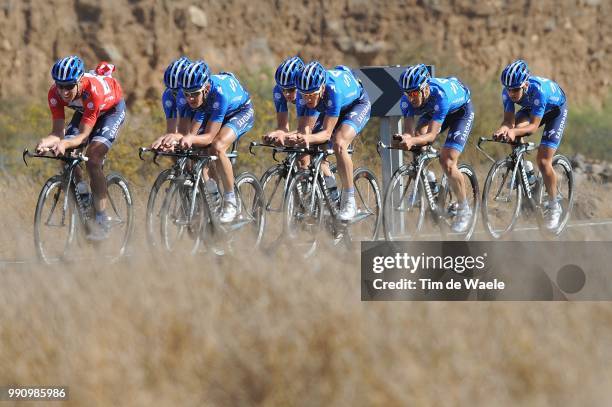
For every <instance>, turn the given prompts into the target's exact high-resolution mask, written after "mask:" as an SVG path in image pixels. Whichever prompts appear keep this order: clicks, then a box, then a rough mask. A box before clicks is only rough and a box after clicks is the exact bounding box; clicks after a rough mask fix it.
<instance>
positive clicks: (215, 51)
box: [0, 0, 612, 101]
mask: <svg viewBox="0 0 612 407" xmlns="http://www.w3.org/2000/svg"><path fill="white" fill-rule="evenodd" d="M611 11H612V4H611V3H610V2H607V1H602V0H562V1H552V0H542V1H537V2H535V1H530V0H524V1H514V2H506V1H502V0H483V1H478V2H472V1H467V0H451V1H440V0H418V1H417V0H411V1H398V0H396V1H387V0H375V1H369V0H342V1H334V2H326V1H311V2H297V3H296V2H293V1H283V0H276V1H266V2H264V1H259V2H252V1H244V0H237V1H232V0H228V1H224V2H210V4H206V5H203V4H199V5H197V6H196V5H194V4H193V2H189V1H184V0H178V1H165V0H164V1H161V0H158V1H154V0H109V1H104V2H99V1H93V0H67V1H64V2H61V3H57V2H52V3H46V2H42V1H35V0H4V1H3V2H2V4H0V50H1V51H2V55H3V58H1V59H0V97H1V98H6V97H10V96H14V95H28V94H31V92H32V88H33V87H34V88H35V89H39V88H40V89H42V88H44V87H43V84H46V83H48V82H49V73H48V71H49V67H50V66H51V64H52V63H53V61H54V60H55V59H56V58H57V57H59V56H62V55H66V54H69V53H78V54H80V55H82V56H83V57H84V58H85V60H86V61H87V63H88V64H89V65H92V64H94V63H95V62H97V61H98V60H101V59H105V60H111V61H112V62H115V63H116V64H117V65H118V66H119V71H118V76H119V77H120V78H121V80H122V82H123V84H124V88H125V90H126V92H127V94H128V100H129V101H134V100H136V99H141V98H144V97H147V96H154V95H158V92H159V90H160V86H161V72H162V71H163V69H164V67H165V66H166V64H167V63H168V62H169V61H170V60H171V59H172V58H175V57H176V56H177V55H179V54H186V55H188V56H190V57H191V58H202V57H203V58H205V59H207V60H208V61H209V62H210V63H211V65H212V66H213V68H215V69H232V70H237V69H244V68H247V67H257V66H261V65H275V64H276V63H278V62H279V60H280V59H281V58H283V57H285V56H287V55H290V54H295V53H300V54H301V55H303V56H304V57H305V58H307V59H310V58H318V59H321V60H322V61H323V62H324V63H326V64H330V65H331V64H337V63H345V64H349V65H353V66H358V65H369V64H397V63H401V64H406V63H412V62H415V61H414V60H413V58H410V55H421V56H423V55H432V57H431V60H436V58H438V57H439V56H441V55H444V56H445V59H443V61H445V62H446V65H448V64H450V63H452V64H456V65H458V66H459V67H461V68H462V69H469V71H470V72H472V73H474V74H475V76H477V77H483V78H488V77H490V76H491V75H493V74H496V73H497V72H498V71H499V70H500V68H501V67H502V66H503V65H504V64H506V63H508V62H509V61H510V60H511V59H513V58H516V57H524V58H526V59H527V60H528V61H529V63H530V65H531V66H532V68H533V70H534V71H536V72H537V73H538V74H541V75H545V76H552V77H554V78H556V79H557V80H558V81H559V82H560V83H561V84H562V86H563V87H564V88H565V89H566V90H567V91H568V93H569V94H570V95H571V96H572V97H574V98H584V97H585V95H590V97H593V98H594V99H595V100H597V99H600V98H601V97H602V96H605V95H607V92H608V85H609V83H610V77H611V73H610V70H609V69H607V68H606V67H608V66H610V63H611V62H612V35H611V34H612V25H610V24H609V23H608V20H607V18H608V17H607V16H609V15H610V12H611ZM426 59H427V58H426ZM426 62H430V61H426ZM446 65H445V66H441V67H440V68H441V70H442V71H443V73H450V72H453V70H454V67H453V66H446ZM585 88H586V92H584V90H585ZM579 91H580V92H579Z"/></svg>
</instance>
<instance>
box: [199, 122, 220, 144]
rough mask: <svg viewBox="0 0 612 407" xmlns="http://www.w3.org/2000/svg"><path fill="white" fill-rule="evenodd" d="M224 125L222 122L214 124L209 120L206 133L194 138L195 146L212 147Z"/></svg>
mask: <svg viewBox="0 0 612 407" xmlns="http://www.w3.org/2000/svg"><path fill="white" fill-rule="evenodd" d="M222 124H223V123H221V122H213V121H211V120H209V121H208V123H206V129H205V130H204V133H203V134H199V135H197V136H195V137H193V146H195V147H206V146H208V145H210V144H211V143H212V142H213V140H214V139H215V137H216V136H217V134H218V133H219V130H221V125H222Z"/></svg>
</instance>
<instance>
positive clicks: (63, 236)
mask: <svg viewBox="0 0 612 407" xmlns="http://www.w3.org/2000/svg"><path fill="white" fill-rule="evenodd" d="M77 218H78V215H77V212H76V204H75V202H74V198H73V196H72V192H71V191H70V190H68V191H66V189H65V185H64V184H63V181H62V178H61V177H60V176H59V175H56V176H53V177H51V178H49V179H48V180H47V181H46V182H45V184H44V185H43V188H42V190H41V191H40V194H39V195H38V202H37V203H36V211H35V213H34V245H35V247H36V254H37V255H38V258H39V259H40V260H41V261H43V262H44V263H46V264H52V263H55V262H58V261H60V260H62V259H63V258H64V257H65V255H66V254H67V253H68V251H69V249H70V248H71V247H72V244H73V243H74V241H75V238H76V228H77V222H78V219H77Z"/></svg>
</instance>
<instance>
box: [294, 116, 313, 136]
mask: <svg viewBox="0 0 612 407" xmlns="http://www.w3.org/2000/svg"><path fill="white" fill-rule="evenodd" d="M316 123H317V116H300V117H298V129H297V131H298V133H302V134H304V133H306V127H308V128H309V129H310V130H312V129H313V128H314V126H315V124H316Z"/></svg>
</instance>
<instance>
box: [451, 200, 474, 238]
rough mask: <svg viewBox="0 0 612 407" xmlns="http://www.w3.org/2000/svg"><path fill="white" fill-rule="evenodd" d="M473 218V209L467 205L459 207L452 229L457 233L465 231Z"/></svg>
mask: <svg viewBox="0 0 612 407" xmlns="http://www.w3.org/2000/svg"><path fill="white" fill-rule="evenodd" d="M471 219H472V209H471V208H470V207H469V206H467V207H465V208H462V209H457V215H455V219H454V220H453V224H452V225H451V230H452V231H453V232H455V233H463V232H465V231H466V230H467V228H468V226H469V225H470V220H471Z"/></svg>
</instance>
